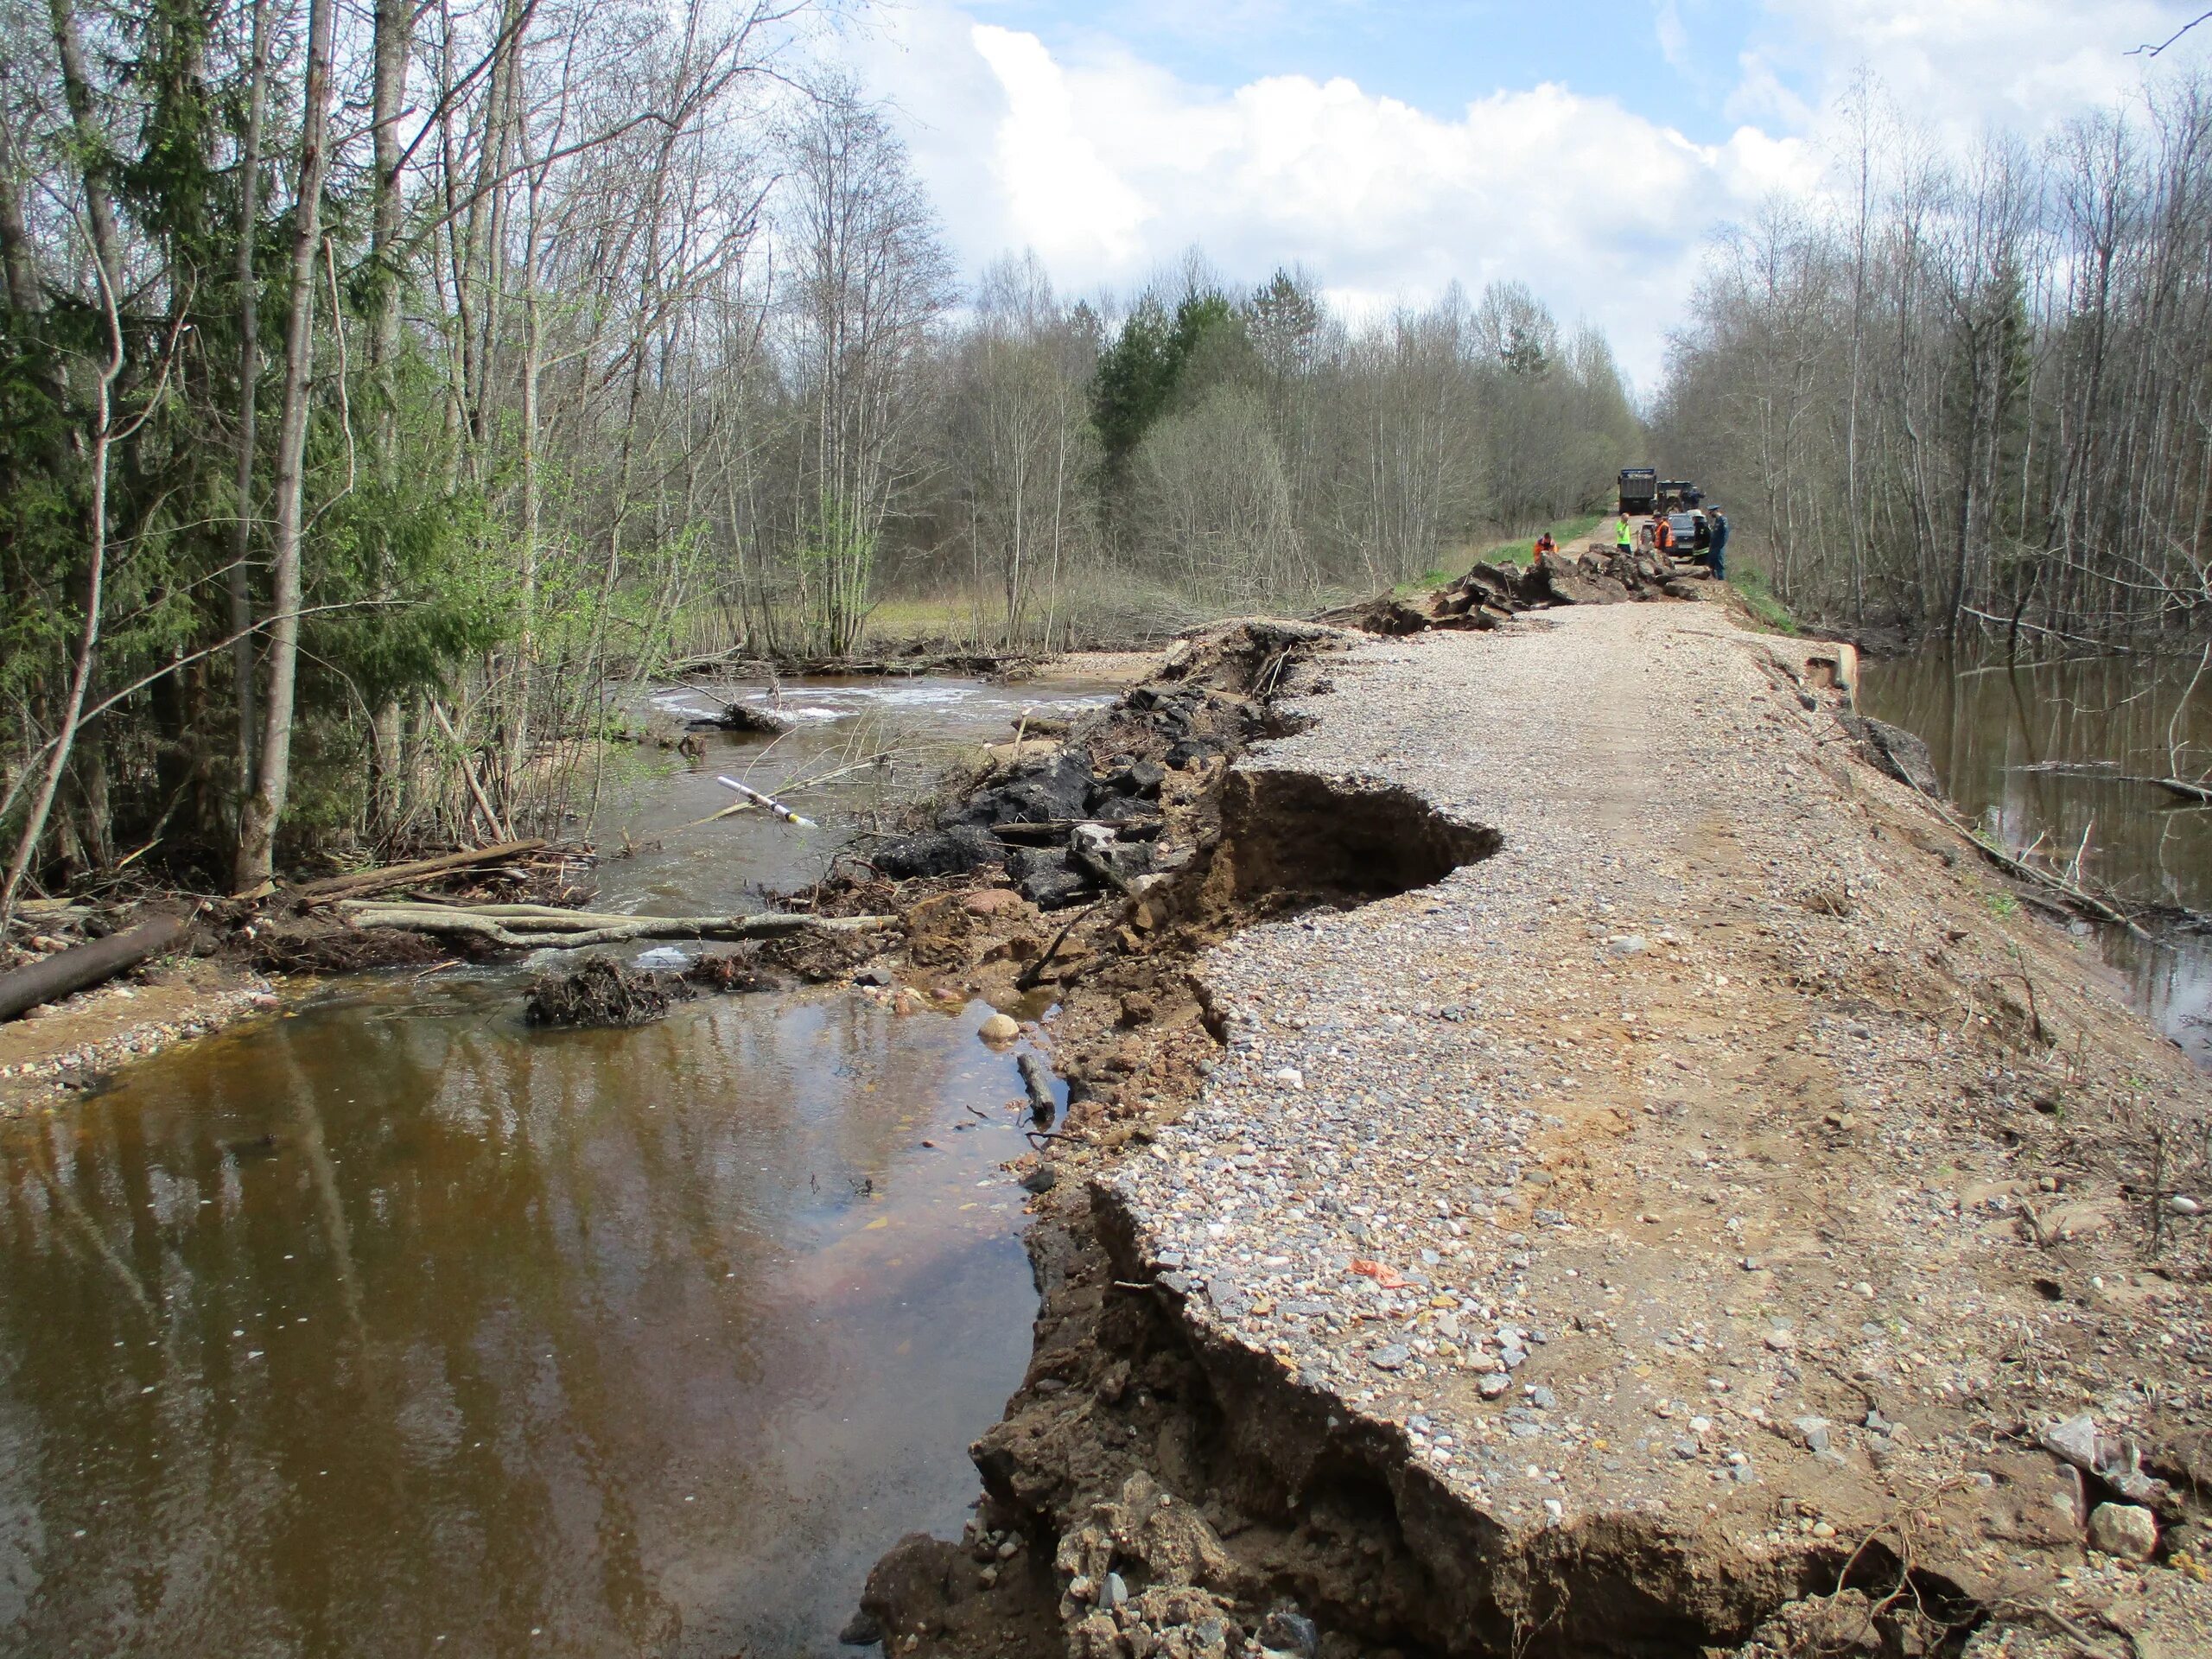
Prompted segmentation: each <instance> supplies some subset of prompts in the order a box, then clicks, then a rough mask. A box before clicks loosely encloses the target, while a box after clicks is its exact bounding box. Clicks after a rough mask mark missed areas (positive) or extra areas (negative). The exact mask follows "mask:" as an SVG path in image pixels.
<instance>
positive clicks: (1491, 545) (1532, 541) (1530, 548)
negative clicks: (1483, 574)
mask: <svg viewBox="0 0 2212 1659" xmlns="http://www.w3.org/2000/svg"><path fill="white" fill-rule="evenodd" d="M1610 523H1611V515H1609V514H1601V513H1595V512H1591V513H1585V514H1583V515H1582V516H1581V517H1580V518H1561V519H1560V520H1559V521H1558V522H1557V523H1556V524H1547V525H1545V526H1544V529H1546V530H1548V531H1551V534H1552V540H1553V541H1554V542H1556V543H1558V544H1559V547H1560V551H1561V552H1565V551H1567V549H1568V548H1569V546H1570V545H1571V544H1572V543H1575V542H1579V541H1580V540H1582V539H1583V538H1584V537H1587V536H1592V535H1594V534H1596V533H1597V530H1598V527H1599V525H1600V524H1610ZM1537 533H1538V532H1534V531H1532V532H1531V533H1529V535H1526V536H1523V537H1520V538H1519V539H1518V540H1516V541H1510V542H1485V543H1468V544H1467V545H1466V546H1465V547H1462V548H1459V549H1457V550H1453V551H1452V556H1451V560H1450V563H1451V566H1452V568H1451V569H1448V570H1424V571H1422V572H1421V575H1418V576H1414V577H1412V578H1411V579H1409V580H1408V581H1405V582H1400V583H1399V584H1398V585H1397V586H1396V587H1395V588H1392V589H1391V590H1390V591H1391V592H1392V593H1393V594H1395V595H1397V597H1399V598H1400V599H1410V598H1412V597H1413V596H1414V595H1415V594H1426V593H1431V592H1433V591H1434V590H1435V589H1437V588H1441V587H1443V586H1444V585H1445V584H1446V582H1456V581H1457V580H1458V579H1459V576H1460V575H1462V574H1463V573H1464V572H1465V570H1466V569H1467V567H1468V566H1469V565H1471V564H1476V563H1490V564H1527V563H1529V562H1530V561H1531V560H1533V559H1534V558H1535V556H1536V535H1537Z"/></svg>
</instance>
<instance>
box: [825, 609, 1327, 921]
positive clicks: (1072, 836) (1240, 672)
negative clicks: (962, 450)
mask: <svg viewBox="0 0 2212 1659" xmlns="http://www.w3.org/2000/svg"><path fill="white" fill-rule="evenodd" d="M1348 639H1349V636H1347V635H1346V634H1344V632H1341V631H1340V630H1338V629H1335V628H1331V627H1325V626H1319V625H1317V624H1313V623H1301V622H1286V621H1281V620H1274V619H1246V620H1238V621H1236V622H1230V623H1224V624H1222V625H1219V626H1216V627H1212V628H1209V629H1206V630H1204V631H1202V632H1198V633H1196V634H1193V635H1192V636H1190V637H1188V638H1186V639H1183V640H1181V641H1179V643H1178V644H1177V645H1176V646H1175V648H1174V649H1173V650H1172V651H1171V652H1169V653H1168V655H1167V658H1166V662H1165V663H1164V664H1162V667H1161V670H1160V674H1159V676H1158V677H1156V678H1155V679H1154V680H1153V681H1151V682H1149V683H1146V684H1143V685H1140V686H1137V687H1135V688H1134V689H1132V690H1130V691H1129V692H1128V693H1127V694H1126V695H1125V696H1123V697H1122V701H1121V702H1119V703H1118V704H1117V705H1116V707H1115V708H1114V709H1112V710H1111V711H1110V712H1109V714H1108V715H1106V716H1105V717H1104V718H1103V720H1100V721H1096V722H1094V723H1092V724H1090V725H1089V726H1087V727H1085V728H1083V729H1082V730H1081V732H1080V733H1079V734H1071V735H1070V736H1069V737H1068V739H1067V740H1066V741H1065V742H1057V743H1055V742H1038V741H1016V742H1014V743H1012V744H1008V745H1005V746H1002V747H1001V749H1000V750H998V751H995V752H994V757H993V760H992V763H991V765H990V766H989V767H988V770H987V771H986V772H984V773H983V774H982V776H981V777H980V778H979V779H976V786H975V787H974V788H972V789H971V790H969V791H968V792H967V793H966V794H965V795H964V796H963V797H962V798H959V799H957V800H955V801H953V802H951V803H950V804H946V805H944V807H942V808H941V809H939V810H938V814H937V817H936V821H935V823H934V824H933V826H932V827H931V828H929V829H924V830H921V831H918V832H917V833H915V834H912V835H908V836H900V837H899V838H897V839H894V840H893V841H890V842H887V843H885V844H883V845H882V846H880V847H878V848H877V849H875V850H874V852H872V853H871V854H870V855H869V856H868V863H869V865H870V866H871V867H872V868H874V870H875V872H876V873H877V874H880V875H883V876H886V877H888V878H890V879H891V880H898V881H906V880H915V879H918V878H923V877H942V876H957V875H967V874H972V873H974V872H976V871H978V870H981V869H984V868H988V867H990V866H994V865H995V866H1001V867H1003V868H1004V869H1005V871H1006V873H1007V876H1008V877H1009V878H1011V880H1013V882H1014V886H1015V887H1017V888H1018V889H1019V890H1020V893H1021V896H1022V897H1023V898H1025V899H1028V900H1029V901H1030V902H1031V903H1032V904H1033V905H1035V906H1038V907H1039V909H1041V910H1064V909H1066V908H1069V907H1070V906H1075V905H1079V904H1084V903H1087V902H1089V901H1090V900H1091V899H1096V898H1097V897H1098V896H1100V895H1101V894H1102V893H1109V892H1114V893H1130V894H1141V893H1143V892H1145V891H1146V890H1147V887H1148V885H1153V884H1156V880H1157V879H1158V878H1160V877H1162V876H1165V875H1166V874H1169V873H1171V872H1173V871H1174V870H1177V869H1179V868H1183V867H1184V866H1185V864H1186V863H1187V862H1188V861H1189V859H1190V856H1191V852H1192V847H1191V846H1190V844H1189V843H1188V842H1187V841H1179V840H1176V839H1173V838H1168V837H1165V836H1163V834H1162V831H1163V829H1164V827H1165V824H1166V810H1165V806H1164V804H1163V802H1164V800H1165V799H1166V798H1176V799H1186V798H1191V797H1192V796H1193V795H1195V794H1197V793H1198V792H1202V791H1203V790H1204V787H1205V780H1206V779H1211V778H1213V777H1215V776H1217V774H1218V772H1219V770H1220V768H1221V766H1223V765H1224V763H1225V762H1226V760H1228V758H1229V757H1230V756H1232V755H1234V754H1236V753H1238V752H1239V751H1241V750H1242V749H1243V747H1244V746H1245V745H1246V744H1247V743H1248V742H1249V741H1251V740H1252V739H1253V738H1255V737H1258V736H1266V735H1274V734H1278V733H1279V730H1280V728H1279V724H1278V723H1277V722H1276V721H1274V718H1273V717H1272V716H1271V715H1269V714H1268V709H1267V701H1268V698H1269V697H1270V696H1272V695H1273V694H1274V692H1275V691H1276V690H1279V689H1280V688H1281V683H1282V680H1283V677H1284V675H1285V673H1286V672H1287V670H1288V668H1289V666H1290V665H1291V664H1292V663H1293V662H1294V660H1296V659H1297V658H1298V657H1299V656H1300V654H1301V653H1303V652H1306V651H1308V650H1311V649H1319V648H1336V647H1341V645H1344V643H1346V642H1347V641H1348ZM1024 729H1025V731H1027V730H1028V729H1033V728H1028V727H1025V728H1024Z"/></svg>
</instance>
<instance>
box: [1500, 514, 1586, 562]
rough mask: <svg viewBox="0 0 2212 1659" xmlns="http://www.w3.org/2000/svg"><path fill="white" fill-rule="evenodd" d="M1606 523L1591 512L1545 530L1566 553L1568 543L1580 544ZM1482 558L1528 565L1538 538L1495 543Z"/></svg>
mask: <svg viewBox="0 0 2212 1659" xmlns="http://www.w3.org/2000/svg"><path fill="white" fill-rule="evenodd" d="M1604 522H1605V516H1604V515H1603V514H1601V513H1595V512H1589V513H1584V514H1583V515H1582V516H1581V517H1580V518H1562V519H1560V521H1559V522H1558V523H1557V524H1547V525H1545V526H1544V528H1545V529H1546V530H1548V531H1551V533H1552V540H1553V541H1554V542H1556V543H1558V544H1559V547H1560V551H1561V552H1564V551H1566V550H1567V543H1570V542H1579V541H1580V540H1582V539H1583V538H1584V537H1586V536H1589V535H1592V534H1593V533H1594V532H1595V531H1596V530H1597V528H1598V526H1599V524H1603V523H1604ZM1482 556H1483V557H1484V558H1486V559H1491V560H1502V561H1503V562H1504V563H1507V564H1527V563H1529V562H1530V561H1531V560H1533V559H1534V558H1535V556H1536V537H1535V536H1533V535H1532V536H1524V537H1522V538H1521V539H1520V540H1519V541H1517V542H1494V543H1491V545H1490V546H1488V547H1486V548H1484V550H1483V551H1482Z"/></svg>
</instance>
